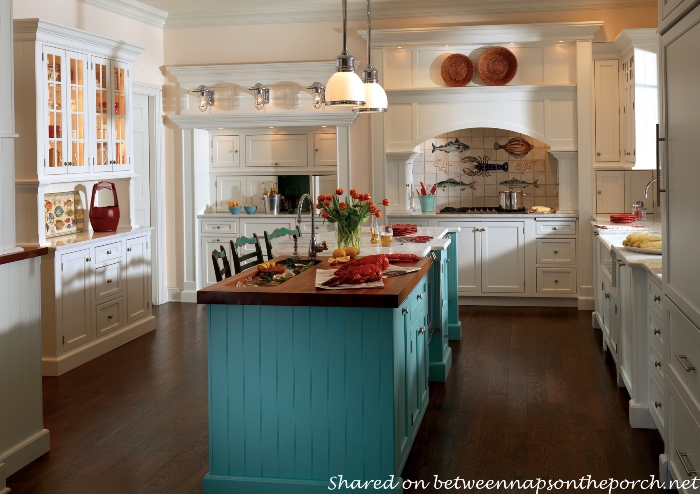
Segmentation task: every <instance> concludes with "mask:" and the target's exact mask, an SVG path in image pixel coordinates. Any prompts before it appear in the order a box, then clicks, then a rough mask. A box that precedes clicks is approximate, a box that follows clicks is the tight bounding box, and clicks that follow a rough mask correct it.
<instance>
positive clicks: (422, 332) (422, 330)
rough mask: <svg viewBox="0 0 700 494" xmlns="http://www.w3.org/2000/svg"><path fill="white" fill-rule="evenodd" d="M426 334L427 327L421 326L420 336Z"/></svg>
mask: <svg viewBox="0 0 700 494" xmlns="http://www.w3.org/2000/svg"><path fill="white" fill-rule="evenodd" d="M424 333H425V326H421V327H420V328H419V329H418V334H424Z"/></svg>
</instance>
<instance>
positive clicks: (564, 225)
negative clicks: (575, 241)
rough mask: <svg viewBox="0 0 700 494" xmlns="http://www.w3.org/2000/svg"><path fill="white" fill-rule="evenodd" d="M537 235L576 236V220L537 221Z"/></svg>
mask: <svg viewBox="0 0 700 494" xmlns="http://www.w3.org/2000/svg"><path fill="white" fill-rule="evenodd" d="M535 233H536V234H537V236H538V237H539V236H547V237H549V236H551V235H561V236H569V237H574V236H576V220H540V219H539V218H537V220H536V221H535Z"/></svg>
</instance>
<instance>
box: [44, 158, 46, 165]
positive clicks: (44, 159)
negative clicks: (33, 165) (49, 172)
mask: <svg viewBox="0 0 700 494" xmlns="http://www.w3.org/2000/svg"><path fill="white" fill-rule="evenodd" d="M44 166H46V158H44Z"/></svg>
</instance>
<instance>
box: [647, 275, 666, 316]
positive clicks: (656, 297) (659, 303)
mask: <svg viewBox="0 0 700 494" xmlns="http://www.w3.org/2000/svg"><path fill="white" fill-rule="evenodd" d="M663 299H664V297H663V292H662V291H661V287H659V286H658V285H657V284H656V283H654V282H653V281H652V279H651V278H649V279H648V280H647V307H649V308H651V310H653V311H654V312H655V313H656V316H657V317H658V318H659V319H663V317H664V316H663V314H664V305H663Z"/></svg>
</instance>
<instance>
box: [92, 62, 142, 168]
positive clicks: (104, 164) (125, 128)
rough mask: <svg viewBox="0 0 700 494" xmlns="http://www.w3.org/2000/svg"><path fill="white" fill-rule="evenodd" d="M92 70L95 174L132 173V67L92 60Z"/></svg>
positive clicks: (121, 63)
mask: <svg viewBox="0 0 700 494" xmlns="http://www.w3.org/2000/svg"><path fill="white" fill-rule="evenodd" d="M91 66H92V67H93V68H94V84H95V86H94V94H95V98H94V99H95V109H94V115H95V118H94V126H95V129H94V135H95V143H94V144H93V146H94V148H93V151H92V154H94V160H93V172H95V173H102V172H128V171H130V170H131V169H133V167H132V166H131V153H132V150H131V146H132V137H131V136H132V127H131V126H132V122H131V120H132V117H131V70H130V64H127V63H124V62H121V61H118V60H109V59H106V58H98V57H92V63H91Z"/></svg>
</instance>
